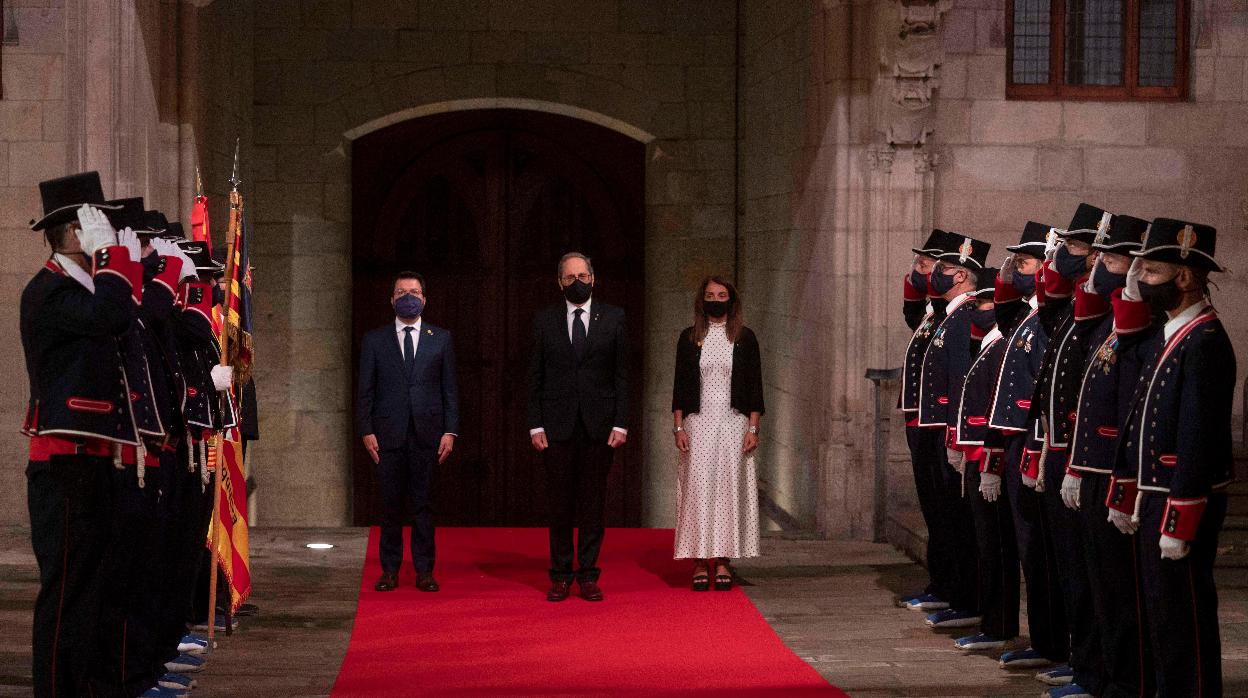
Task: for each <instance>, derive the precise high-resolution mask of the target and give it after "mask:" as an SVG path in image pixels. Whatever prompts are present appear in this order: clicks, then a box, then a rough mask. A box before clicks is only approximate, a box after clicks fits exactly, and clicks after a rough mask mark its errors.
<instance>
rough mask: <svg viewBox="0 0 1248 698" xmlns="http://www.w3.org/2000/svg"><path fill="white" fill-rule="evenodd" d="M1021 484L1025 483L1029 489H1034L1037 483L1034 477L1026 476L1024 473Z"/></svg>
mask: <svg viewBox="0 0 1248 698" xmlns="http://www.w3.org/2000/svg"><path fill="white" fill-rule="evenodd" d="M1023 484H1024V485H1026V486H1027V487H1030V488H1031V489H1033V490H1034V489H1036V485H1037V484H1038V483H1037V482H1036V478H1034V477H1028V476H1027V475H1024V476H1023Z"/></svg>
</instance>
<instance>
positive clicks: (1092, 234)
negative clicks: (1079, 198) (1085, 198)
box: [1057, 204, 1113, 244]
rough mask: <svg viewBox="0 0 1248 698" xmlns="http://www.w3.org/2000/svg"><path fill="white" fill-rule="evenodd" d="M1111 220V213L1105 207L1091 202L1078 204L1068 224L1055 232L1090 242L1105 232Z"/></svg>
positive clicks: (1065, 236)
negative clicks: (1098, 206)
mask: <svg viewBox="0 0 1248 698" xmlns="http://www.w3.org/2000/svg"><path fill="white" fill-rule="evenodd" d="M1112 220H1113V214H1111V213H1110V212H1108V211H1106V210H1105V209H1102V208H1097V207H1096V206H1093V205H1092V204H1079V208H1076V209H1075V215H1074V216H1073V217H1071V219H1070V226H1069V227H1067V228H1066V229H1065V230H1058V231H1057V234H1058V235H1060V236H1062V237H1064V238H1074V239H1076V240H1081V241H1083V242H1086V243H1088V244H1092V243H1094V242H1096V241H1097V239H1099V238H1100V237H1101V236H1102V235H1103V234H1104V233H1105V231H1106V230H1107V229H1108V228H1109V225H1110V222H1111V221H1112Z"/></svg>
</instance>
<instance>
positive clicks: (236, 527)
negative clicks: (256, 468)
mask: <svg viewBox="0 0 1248 698" xmlns="http://www.w3.org/2000/svg"><path fill="white" fill-rule="evenodd" d="M220 443H221V450H220V452H219V453H217V454H215V455H216V458H215V460H216V463H215V465H217V466H224V467H219V468H218V470H219V474H218V477H220V478H221V487H220V489H219V490H218V492H219V493H220V497H221V501H220V503H219V504H218V506H217V512H218V514H217V517H216V518H215V519H214V520H213V522H212V526H213V527H215V526H220V527H221V531H220V535H216V534H217V532H216V531H214V530H213V529H212V528H210V529H209V530H208V541H209V545H211V544H212V543H211V542H212V541H213V540H216V541H217V551H216V552H217V564H218V565H219V566H220V569H221V572H222V574H224V575H225V580H226V582H227V583H228V586H229V588H230V615H234V612H235V611H237V610H238V607H239V606H241V605H242V604H243V602H244V601H246V600H247V597H248V596H250V595H251V556H250V552H249V551H250V550H251V547H250V544H249V543H248V540H247V485H246V480H245V479H244V477H243V442H242V439H241V438H239V434H238V428H237V427H234V428H230V429H227V430H226V431H225V433H224V434H223V435H222V439H221V442H220ZM214 536H215V538H214ZM218 603H220V602H218Z"/></svg>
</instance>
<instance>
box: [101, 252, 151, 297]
mask: <svg viewBox="0 0 1248 698" xmlns="http://www.w3.org/2000/svg"><path fill="white" fill-rule="evenodd" d="M94 261H95V269H94V271H93V273H92V276H99V275H100V274H115V275H117V276H119V277H121V278H123V279H125V280H126V283H128V284H130V285H131V287H133V286H134V281H133V279H134V270H133V269H132V268H131V266H132V265H133V266H139V265H138V264H137V263H135V262H132V261H130V251H129V250H127V249H126V248H125V247H124V246H123V245H109V246H108V247H104V248H101V249H98V250H96V251H95V260H94ZM139 279H140V280H142V279H143V268H142V267H139Z"/></svg>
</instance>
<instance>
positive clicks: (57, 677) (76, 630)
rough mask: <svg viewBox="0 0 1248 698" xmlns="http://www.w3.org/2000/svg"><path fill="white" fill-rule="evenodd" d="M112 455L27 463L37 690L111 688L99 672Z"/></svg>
mask: <svg viewBox="0 0 1248 698" xmlns="http://www.w3.org/2000/svg"><path fill="white" fill-rule="evenodd" d="M111 470H113V461H112V458H108V457H99V456H81V455H74V456H53V457H52V458H51V459H49V460H48V461H44V462H34V461H32V462H30V463H29V465H28V466H27V468H26V499H27V503H28V506H29V509H30V542H31V547H32V548H33V549H34V553H35V559H36V560H37V561H38V563H39V594H38V596H37V597H36V598H35V614H34V632H33V635H32V638H31V664H32V669H33V673H34V685H33V690H34V695H35V696H37V697H38V698H44V697H45V696H67V697H76V696H86V695H92V694H95V695H109V694H111V693H114V692H115V690H112V689H110V688H109V684H108V681H107V679H106V678H105V677H104V676H103V674H102V672H101V666H102V657H101V654H100V646H101V644H100V641H101V637H100V635H99V630H100V600H101V590H102V589H103V573H104V569H105V561H106V559H107V555H108V539H109V525H110V523H111V517H112V501H111V499H112V488H111V487H110V486H109V477H110V471H111Z"/></svg>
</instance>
